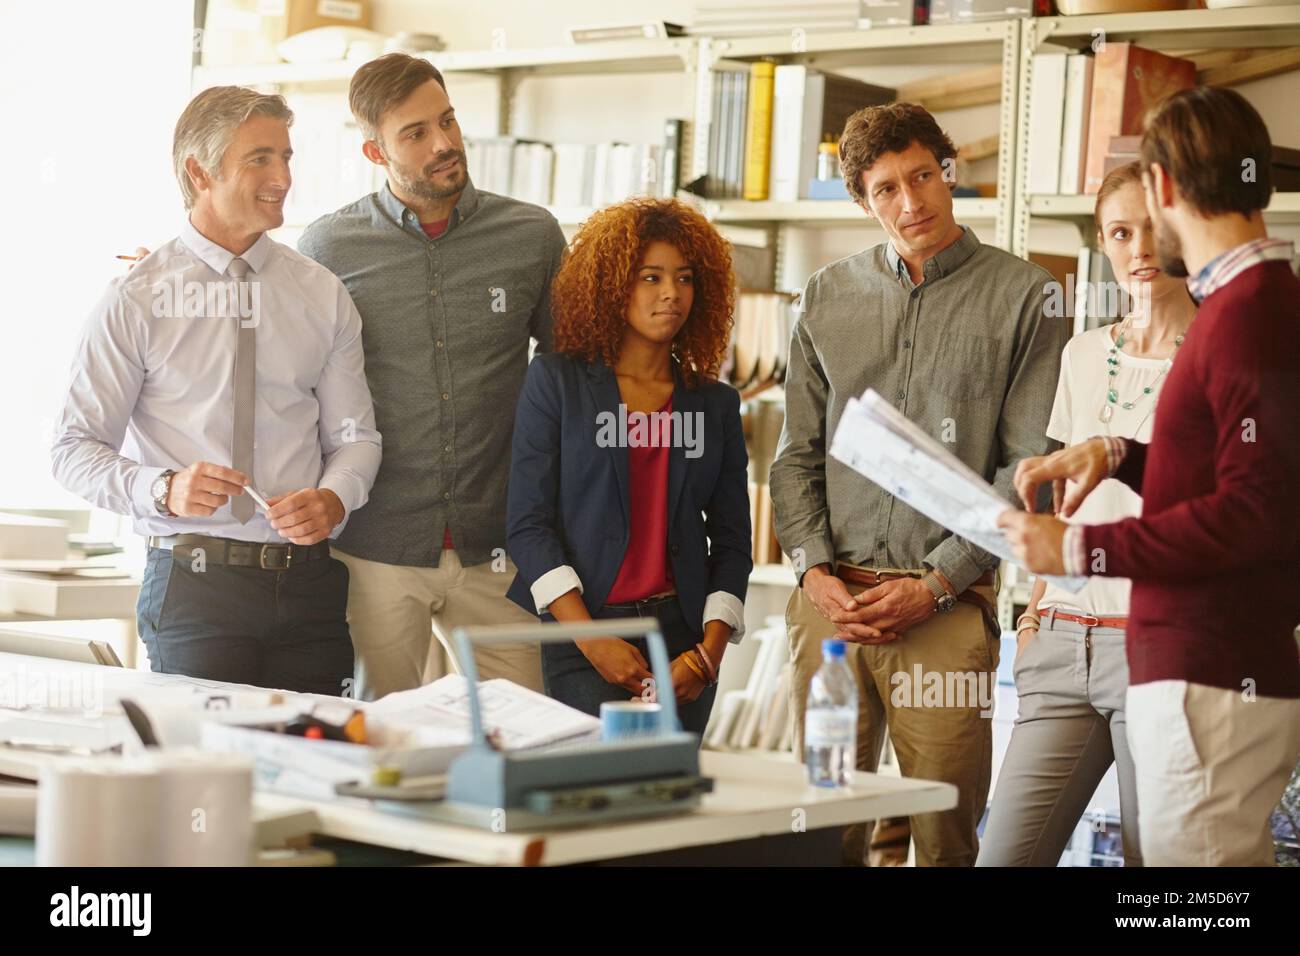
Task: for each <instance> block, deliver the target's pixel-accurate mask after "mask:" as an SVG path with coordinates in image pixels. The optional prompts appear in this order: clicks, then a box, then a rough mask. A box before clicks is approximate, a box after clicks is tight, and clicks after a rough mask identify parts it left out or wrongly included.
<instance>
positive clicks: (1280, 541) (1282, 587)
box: [1084, 261, 1300, 697]
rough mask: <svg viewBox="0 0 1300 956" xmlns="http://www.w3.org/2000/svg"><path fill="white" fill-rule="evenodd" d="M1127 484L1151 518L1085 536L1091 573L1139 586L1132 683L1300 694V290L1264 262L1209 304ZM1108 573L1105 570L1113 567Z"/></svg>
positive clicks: (1123, 470)
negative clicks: (1299, 639)
mask: <svg viewBox="0 0 1300 956" xmlns="http://www.w3.org/2000/svg"><path fill="white" fill-rule="evenodd" d="M1128 447H1129V451H1128V454H1127V456H1126V457H1125V459H1124V463H1123V465H1121V466H1120V469H1119V471H1118V473H1117V474H1116V477H1117V478H1119V479H1120V480H1122V481H1124V482H1125V483H1126V484H1128V485H1129V486H1130V487H1132V488H1134V489H1135V490H1137V491H1140V492H1141V494H1142V515H1141V517H1138V518H1126V519H1125V520H1123V521H1117V522H1114V523H1112V524H1104V525H1092V526H1089V527H1087V528H1086V529H1085V531H1084V545H1085V549H1086V552H1087V557H1088V564H1089V569H1090V571H1092V573H1100V574H1106V575H1114V576H1117V577H1127V578H1132V579H1133V596H1132V601H1131V604H1130V608H1129V625H1128V636H1127V641H1128V663H1129V681H1130V683H1133V684H1145V683H1149V682H1151V681H1157V680H1186V681H1190V682H1193V683H1197V684H1208V685H1210V686H1212V687H1222V688H1227V689H1230V690H1238V691H1239V690H1242V689H1243V688H1250V687H1253V688H1254V691H1255V693H1257V694H1259V695H1261V696H1265V697H1300V648H1298V647H1297V643H1296V638H1295V636H1294V631H1295V627H1296V625H1297V624H1300V281H1298V280H1297V279H1296V277H1295V276H1294V275H1292V273H1291V269H1290V267H1289V265H1288V263H1286V262H1283V261H1270V262H1264V263H1260V264H1258V265H1255V266H1251V267H1250V268H1248V269H1246V270H1245V271H1243V272H1242V273H1241V274H1240V275H1238V276H1237V277H1236V278H1234V279H1233V280H1232V281H1230V282H1228V283H1227V284H1226V285H1224V286H1222V287H1220V288H1219V289H1217V290H1216V291H1215V292H1213V293H1211V294H1210V295H1209V296H1208V297H1206V299H1205V301H1204V302H1202V303H1201V307H1200V310H1199V311H1198V312H1197V315H1196V318H1195V320H1194V321H1193V322H1192V325H1191V328H1190V329H1189V330H1188V333H1187V337H1186V339H1184V341H1183V345H1182V348H1181V349H1179V354H1178V359H1177V360H1176V361H1175V362H1174V366H1173V368H1172V369H1171V370H1170V371H1169V375H1168V377H1167V378H1166V381H1165V386H1164V389H1163V391H1162V392H1161V395H1160V405H1159V408H1158V411H1157V414H1156V423H1155V430H1154V432H1153V433H1152V437H1151V443H1150V444H1149V445H1144V444H1141V443H1139V442H1129V446H1128ZM1102 562H1104V565H1103V564H1102Z"/></svg>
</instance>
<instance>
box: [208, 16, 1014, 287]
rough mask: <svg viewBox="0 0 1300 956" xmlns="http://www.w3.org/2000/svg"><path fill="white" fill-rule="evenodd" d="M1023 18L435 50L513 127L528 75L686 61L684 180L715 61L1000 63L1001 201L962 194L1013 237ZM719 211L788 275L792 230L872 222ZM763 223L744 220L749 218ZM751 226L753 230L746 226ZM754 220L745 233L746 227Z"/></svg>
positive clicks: (962, 208)
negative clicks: (487, 93) (474, 78)
mask: <svg viewBox="0 0 1300 956" xmlns="http://www.w3.org/2000/svg"><path fill="white" fill-rule="evenodd" d="M1020 30H1021V25H1020V21H1018V20H1004V21H997V22H992V23H978V24H964V25H954V26H926V27H909V28H900V29H890V30H875V31H872V30H863V31H843V32H833V33H809V34H802V33H800V32H798V31H796V32H795V33H793V34H779V35H774V36H765V37H746V38H743V39H714V38H709V37H691V38H677V39H670V40H629V41H621V42H613V43H601V44H591V45H574V46H565V47H552V48H537V49H527V48H524V49H501V50H476V51H455V52H445V51H444V52H437V53H429V54H426V55H427V56H428V58H429V60H430V61H431V62H432V63H433V64H434V65H436V66H437V67H438V68H439V69H440V70H442V71H443V72H444V73H463V74H476V75H483V76H490V77H495V78H496V79H497V81H498V84H499V88H498V95H499V108H498V132H499V133H500V134H502V135H505V134H508V133H509V132H510V130H511V127H512V125H513V123H512V114H513V106H514V99H515V91H516V89H517V88H518V85H519V83H520V82H521V81H523V80H525V79H527V78H529V77H536V76H577V75H601V74H607V73H611V72H618V73H656V72H674V71H679V70H680V71H684V72H685V73H686V74H687V76H688V82H687V84H686V89H687V94H686V97H685V98H686V102H684V103H683V104H682V110H681V115H682V116H683V117H684V118H685V119H686V130H685V134H686V135H685V138H684V139H685V141H684V143H683V148H682V154H683V155H682V169H683V178H684V179H685V180H687V181H689V180H692V179H696V178H698V177H699V176H702V175H704V173H705V171H706V167H707V162H708V126H709V120H710V116H709V113H710V110H711V106H712V96H711V92H712V77H711V73H712V70H713V69H714V68H716V67H718V66H723V65H725V66H731V67H738V66H743V65H745V64H746V63H748V62H752V61H754V60H758V59H773V60H776V61H777V62H781V63H804V64H808V65H810V66H816V67H818V68H820V69H826V70H838V69H843V68H846V67H864V66H872V65H898V64H910V63H916V62H917V61H918V60H926V59H934V58H936V57H938V58H941V59H942V60H943V62H945V63H952V64H956V65H963V64H971V63H986V64H999V65H1000V66H1001V70H1002V101H1001V115H1000V117H999V140H1000V150H999V160H998V196H997V198H994V199H983V198H981V199H967V198H962V199H958V200H956V209H957V215H958V218H959V219H961V220H962V221H964V222H974V223H981V222H982V223H992V224H993V225H994V233H995V238H994V242H995V243H996V244H997V245H1000V246H1002V247H1003V248H1009V245H1010V234H1011V233H1010V227H1011V220H1012V211H1013V204H1012V196H1013V195H1014V189H1015V179H1014V177H1015V170H1016V164H1015V161H1014V159H1015V157H1014V147H1015V136H1014V129H1015V127H1014V122H1013V120H1014V117H1015V115H1016V114H1015V107H1016V102H1015V101H1016V97H1017V96H1018V87H1017V83H1016V79H1017V76H1018V71H1017V57H1018V54H1019V49H1020ZM358 65H359V64H357V63H353V62H350V61H344V62H330V63H307V64H302V63H279V64H270V65H261V66H250V67H242V68H241V67H196V68H195V70H194V74H193V88H194V89H195V90H196V91H197V90H200V89H204V88H206V87H209V86H216V85H221V84H240V85H251V86H257V87H261V88H274V89H280V90H285V89H316V90H320V89H342V88H344V87H345V86H346V84H347V82H348V80H349V79H351V76H352V73H353V72H354V71H355V69H356V67H357V66H358ZM697 201H698V202H699V204H700V205H701V208H702V209H703V210H704V211H705V213H706V215H708V216H709V217H710V218H711V219H713V220H714V221H716V222H717V223H719V224H720V225H723V226H730V227H733V228H730V229H728V230H727V231H728V233H729V234H730V235H732V236H733V238H736V239H737V240H738V241H746V242H752V243H754V244H757V245H774V246H775V249H776V255H775V259H776V270H777V272H778V274H779V270H780V266H781V256H782V251H783V247H784V245H785V239H786V238H787V237H786V230H787V228H801V227H811V226H824V225H840V226H853V225H862V226H868V225H870V220H869V219H868V218H867V217H866V215H865V214H864V213H863V212H862V210H861V209H859V208H858V207H857V206H856V205H854V204H853V203H852V202H849V201H835V200H827V201H817V200H803V201H799V202H793V203H779V202H748V201H745V200H709V199H700V200H697ZM591 211H592V210H590V209H585V208H568V207H566V208H563V209H553V210H552V212H554V213H555V215H556V218H557V219H558V220H559V221H560V222H561V224H562V225H569V226H572V225H577V224H578V223H580V222H582V220H583V219H585V218H586V217H587V216H588V215H590V213H591ZM746 226H749V227H752V228H749V229H743V227H746ZM734 227H741V228H734ZM742 230H743V231H742Z"/></svg>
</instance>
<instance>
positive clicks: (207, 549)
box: [149, 534, 330, 571]
mask: <svg viewBox="0 0 1300 956" xmlns="http://www.w3.org/2000/svg"><path fill="white" fill-rule="evenodd" d="M149 547H151V548H162V549H164V550H166V551H170V552H172V553H173V554H180V555H184V556H185V557H189V556H191V555H192V554H193V553H194V552H195V551H196V550H199V549H202V551H203V560H204V561H207V562H208V563H209V564H228V565H234V566H237V567H243V568H261V569H262V570H263V571H287V570H289V568H290V567H292V566H293V565H295V564H302V563H303V562H305V561H319V560H320V559H321V558H328V557H329V556H330V546H329V542H328V541H318V542H316V543H315V544H259V543H258V542H256V541H235V540H233V539H231V538H214V537H213V536H212V535H207V534H172V535H168V536H166V537H161V538H160V537H151V538H150V539H149Z"/></svg>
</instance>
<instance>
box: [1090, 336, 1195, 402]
mask: <svg viewBox="0 0 1300 956" xmlns="http://www.w3.org/2000/svg"><path fill="white" fill-rule="evenodd" d="M1130 321H1131V319H1130V318H1126V319H1125V320H1124V324H1123V325H1121V326H1120V327H1119V331H1118V332H1117V333H1116V334H1115V342H1114V344H1112V345H1111V347H1110V348H1109V349H1107V350H1106V365H1107V369H1106V375H1107V379H1106V381H1107V388H1106V401H1105V402H1104V403H1103V404H1102V406H1101V413H1100V414H1099V415H1098V416H1097V418H1098V419H1100V421H1101V423H1102V424H1103V425H1108V424H1110V420H1111V418H1112V417H1113V416H1114V414H1115V406H1116V405H1118V406H1119V407H1120V408H1122V409H1124V410H1125V411H1132V410H1133V408H1134V407H1135V406H1136V405H1137V404H1138V402H1140V401H1142V399H1144V398H1146V397H1147V396H1148V395H1150V394H1151V393H1152V392H1154V391H1155V390H1156V387H1157V386H1158V385H1159V384H1160V382H1161V380H1162V379H1163V378H1164V377H1165V375H1166V374H1167V373H1168V372H1169V369H1170V368H1172V367H1173V364H1174V355H1177V354H1178V349H1179V348H1180V347H1182V344H1183V336H1182V335H1179V336H1178V337H1177V338H1176V339H1174V354H1173V355H1171V356H1169V358H1167V359H1165V367H1164V368H1162V369H1161V370H1160V374H1159V375H1158V376H1156V380H1155V381H1154V382H1152V383H1151V384H1150V385H1147V386H1145V387H1144V388H1143V389H1142V394H1141V395H1139V396H1138V397H1137V398H1135V399H1133V400H1132V401H1128V402H1123V401H1120V397H1119V392H1118V391H1117V390H1116V388H1115V383H1114V381H1113V379H1114V378H1115V376H1116V375H1118V374H1119V352H1120V349H1122V348H1123V347H1124V340H1125V339H1124V333H1125V332H1127V331H1128V327H1129V322H1130Z"/></svg>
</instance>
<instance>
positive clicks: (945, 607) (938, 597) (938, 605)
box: [921, 571, 957, 614]
mask: <svg viewBox="0 0 1300 956" xmlns="http://www.w3.org/2000/svg"><path fill="white" fill-rule="evenodd" d="M921 583H922V584H924V585H925V586H926V587H927V588H929V589H930V593H931V594H933V595H934V609H935V610H936V611H938V612H939V613H940V614H944V613H946V612H948V611H951V610H952V609H953V608H955V607H956V606H957V599H956V598H955V597H953V596H952V595H951V594H949V593H948V589H947V588H946V587H944V586H943V582H942V581H940V580H939V578H938V577H937V576H936V575H935V573H934V572H933V571H931V572H930V573H929V574H927V575H926V576H925V577H923V578H921Z"/></svg>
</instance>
